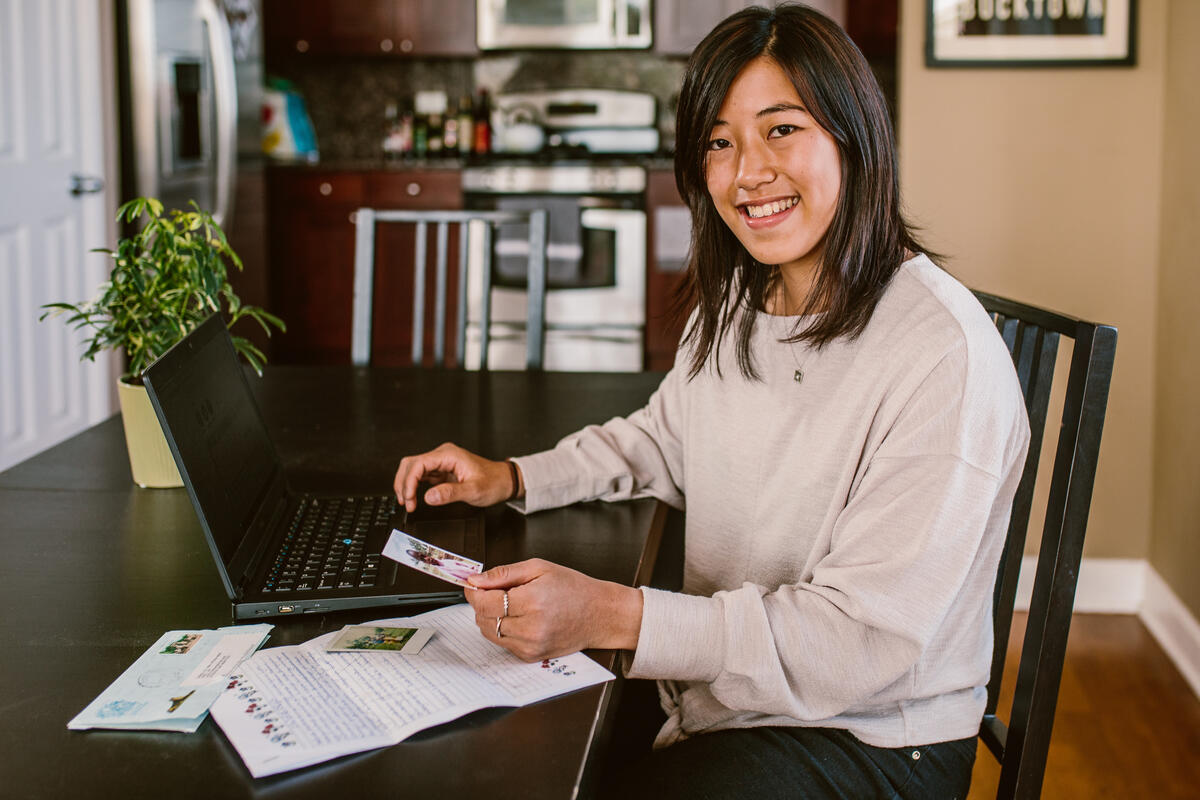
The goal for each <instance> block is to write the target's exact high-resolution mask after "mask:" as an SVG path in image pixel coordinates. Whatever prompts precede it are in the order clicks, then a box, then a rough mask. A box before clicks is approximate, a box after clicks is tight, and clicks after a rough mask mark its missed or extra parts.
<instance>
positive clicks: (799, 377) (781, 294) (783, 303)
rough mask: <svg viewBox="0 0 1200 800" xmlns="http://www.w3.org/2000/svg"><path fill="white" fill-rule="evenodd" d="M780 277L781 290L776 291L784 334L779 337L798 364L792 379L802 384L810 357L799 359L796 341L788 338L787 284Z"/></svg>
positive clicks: (793, 360) (789, 335)
mask: <svg viewBox="0 0 1200 800" xmlns="http://www.w3.org/2000/svg"><path fill="white" fill-rule="evenodd" d="M778 279H779V291H778V292H777V293H776V294H777V296H778V300H777V302H778V303H779V306H780V310H782V311H783V312H784V313H783V314H780V315H778V316H779V319H780V320H781V322H780V325H782V326H783V329H784V333H783V336H780V337H779V343H780V344H782V345H784V346H785V347H786V348H787V351H788V355H790V356H791V357H792V363H793V364H795V365H796V369H795V371H794V372H793V373H792V380H794V381H795V382H796V383H797V384H801V383H804V367H805V365H806V364H807V363H808V359H807V358H805V359H804V362H805V363H804V364H801V363H800V361H799V359H797V358H796V346H795V342H790V341H788V339H789V338H790V337H791V336H792V331H791V330H789V329H788V327H787V323H786V322H783V321H782V320H786V319H787V301H788V297H787V284H785V283H784V282H783V276H779V278H778Z"/></svg>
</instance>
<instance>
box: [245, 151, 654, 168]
mask: <svg viewBox="0 0 1200 800" xmlns="http://www.w3.org/2000/svg"><path fill="white" fill-rule="evenodd" d="M266 163H267V167H268V169H271V170H302V171H323V172H400V171H405V170H430V169H446V170H461V169H465V168H470V167H492V166H566V165H590V166H606V167H616V166H638V167H645V168H646V169H653V170H663V169H665V170H673V169H674V168H675V161H674V158H673V156H671V155H670V154H664V153H651V154H648V155H637V154H634V155H625V154H622V155H603V156H592V157H590V158H589V157H583V158H558V157H548V156H537V155H534V156H525V155H521V156H517V155H495V156H488V157H474V156H473V157H471V158H405V159H398V160H388V159H382V158H338V159H329V160H325V161H318V162H309V161H275V160H268V161H267V162H266Z"/></svg>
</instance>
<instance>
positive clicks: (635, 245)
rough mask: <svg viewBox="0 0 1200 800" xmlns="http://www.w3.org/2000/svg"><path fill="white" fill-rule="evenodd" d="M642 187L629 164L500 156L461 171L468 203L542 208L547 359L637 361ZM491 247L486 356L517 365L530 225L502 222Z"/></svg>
mask: <svg viewBox="0 0 1200 800" xmlns="http://www.w3.org/2000/svg"><path fill="white" fill-rule="evenodd" d="M645 187H646V173H645V170H644V169H643V168H641V167H636V166H599V165H587V164H555V165H546V166H503V165H501V166H492V167H482V168H471V169H466V170H464V171H463V193H464V199H465V202H466V205H467V207H468V208H472V209H528V208H545V209H546V210H547V211H548V212H549V213H548V218H549V231H548V233H549V235H548V245H547V250H546V257H547V289H546V350H545V353H546V360H545V365H546V369H549V370H567V371H628V372H636V371H639V370H641V369H642V360H643V355H642V353H643V333H644V330H645V324H646V211H645V206H644V203H645ZM478 246H481V245H479V244H478V243H473V244H472V245H471V247H478ZM494 247H495V250H494V254H493V266H492V286H493V289H492V320H493V321H492V327H491V332H490V338H491V344H490V345H489V350H488V364H489V366H490V367H491V368H493V369H521V368H523V366H524V358H525V356H524V353H525V327H524V320H525V308H526V305H525V285H524V274H525V269H526V263H527V257H528V232H527V231H525V230H522V227H521V226H506V227H504V228H502V229H501V231H500V234H499V235H498V236H497V238H496V241H495V243H494ZM481 261H482V259H481V258H478V257H470V258H469V261H468V285H469V287H470V291H469V293H468V296H469V297H470V298H471V301H470V302H469V304H468V315H467V320H468V330H467V335H468V338H467V365H468V366H471V365H473V364H478V362H479V344H478V342H479V338H480V337H479V322H478V320H479V316H480V314H479V311H480V309H479V305H480V304H479V298H480V296H481V287H482V276H481V275H480V274H479V270H480V267H479V264H480V263H481Z"/></svg>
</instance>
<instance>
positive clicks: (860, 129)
mask: <svg viewBox="0 0 1200 800" xmlns="http://www.w3.org/2000/svg"><path fill="white" fill-rule="evenodd" d="M760 11H761V10H760ZM785 19H786V20H787V23H786V24H780V21H781V20H785ZM735 115H741V117H742V118H743V121H742V123H741V125H740V128H738V132H736V133H735V130H734V128H735V126H737V125H738V120H737V119H736V118H735ZM835 170H836V175H835V174H833V173H834V171H835ZM675 180H676V183H677V184H678V187H679V191H680V194H681V195H682V196H683V198H684V201H685V202H686V203H687V205H688V208H689V210H690V211H691V214H692V219H693V225H694V238H693V247H692V251H691V264H690V268H689V270H688V280H687V282H686V283H685V284H684V286H683V292H682V296H681V300H680V302H679V308H680V309H681V310H686V309H691V308H695V309H696V312H697V316H696V320H695V322H696V324H694V325H692V326H690V328H689V330H688V334H687V343H688V344H690V345H692V346H693V349H692V360H691V367H692V374H695V373H696V372H698V371H699V370H700V369H701V367H702V366H703V364H704V362H705V360H706V359H707V358H708V356H709V354H710V353H711V352H712V351H713V350H714V348H715V346H716V342H717V339H718V337H719V335H720V333H723V332H724V331H725V330H726V328H727V327H728V325H729V324H730V322H731V321H732V318H731V314H732V313H733V311H734V309H735V308H736V305H737V304H736V303H727V299H728V298H731V297H732V298H736V299H737V301H738V302H742V301H745V302H746V303H747V304H749V305H750V306H751V307H754V308H758V309H763V310H767V311H769V312H771V313H779V314H782V313H787V314H788V315H792V314H795V315H799V316H801V317H806V319H805V324H804V325H803V326H800V325H799V324H797V325H796V326H795V327H794V329H793V341H796V342H801V341H803V342H808V343H811V344H814V345H817V346H818V347H820V346H822V345H824V344H826V343H828V342H831V341H833V340H834V339H836V338H837V337H839V336H847V335H849V336H854V335H857V334H858V333H861V332H862V329H863V328H864V327H865V326H866V324H867V321H868V320H869V319H870V316H871V311H872V309H873V308H874V306H875V303H876V302H877V301H878V300H879V298H880V296H881V295H882V293H883V290H884V287H885V286H886V284H887V281H888V279H889V278H890V277H891V275H892V274H893V273H894V272H895V271H896V270H897V269H898V268H899V266H900V264H901V262H902V261H904V259H905V258H906V257H907V256H909V255H912V254H914V253H922V252H923V253H926V254H927V255H930V256H934V254H933V253H931V252H930V251H929V250H928V249H927V248H925V247H924V246H922V245H921V243H920V242H918V241H917V239H916V237H915V235H914V234H913V232H912V229H911V228H910V227H909V225H908V224H907V222H906V221H905V220H904V218H903V216H902V215H901V211H900V186H899V179H898V176H897V170H896V147H895V139H894V136H893V132H892V125H891V118H890V116H889V114H888V110H887V100H886V99H885V97H884V95H883V92H882V91H881V90H880V88H879V84H878V83H877V82H876V80H875V77H874V75H873V74H872V73H871V70H870V67H869V65H868V64H867V62H866V60H865V58H864V57H863V55H862V53H861V52H859V50H858V48H857V47H855V45H854V43H853V42H852V41H850V39H849V37H847V36H846V34H845V32H844V31H842V29H841V28H839V27H838V26H837V25H836V24H834V23H833V22H831V21H830V20H828V19H827V18H826V17H824V16H822V15H820V14H818V13H816V12H813V11H811V10H810V9H804V8H791V9H777V10H776V12H775V13H774V14H771V13H770V12H761V13H759V12H754V11H748V12H746V13H742V14H736V15H734V16H731V17H729V18H728V19H726V20H725V21H724V22H722V23H721V24H720V25H718V26H717V27H716V28H715V29H714V30H713V32H712V33H710V34H709V36H708V37H707V38H706V39H705V40H704V41H702V42H701V43H700V45H699V46H698V47H697V48H696V51H695V52H694V53H693V54H692V58H691V59H690V60H689V62H688V68H687V71H686V74H685V76H684V88H683V91H682V92H681V94H680V99H679V107H678V114H677V117H676V157H675ZM722 187H724V188H722ZM730 191H732V192H733V196H732V197H730V196H729V192H730ZM780 200H783V201H785V202H793V203H794V204H795V205H796V206H798V207H800V208H801V210H802V213H800V214H796V213H795V212H793V213H792V214H790V215H789V216H790V217H798V219H796V220H794V221H789V222H787V224H786V229H787V232H788V233H789V234H795V233H796V232H797V231H798V230H799V229H801V228H803V232H802V234H801V235H800V238H799V240H798V243H796V242H794V243H792V244H789V245H787V246H786V247H785V249H784V250H782V251H780V250H776V249H773V248H767V249H763V245H762V244H760V243H764V244H765V243H766V242H769V241H771V240H773V239H774V240H777V239H778V238H782V237H781V236H780V237H776V236H774V235H770V236H752V237H748V238H744V236H743V234H747V233H750V232H752V231H753V232H760V231H761V232H766V229H768V228H769V229H772V231H771V232H772V234H773V228H774V226H765V227H764V228H756V227H751V226H750V224H748V223H747V221H746V220H745V217H750V218H758V217H760V215H761V214H762V210H765V209H761V205H762V204H763V203H764V202H766V201H780ZM754 205H758V206H759V207H760V208H751V206H754ZM743 208H744V209H745V210H744V211H743V210H742V209H743ZM783 227H785V226H781V230H780V234H782V233H783V230H782V229H783ZM805 245H807V246H805ZM787 247H790V248H793V249H795V248H799V249H798V250H797V251H796V252H795V253H793V254H792V255H791V256H788V254H787ZM800 255H806V256H809V258H808V259H807V260H804V261H803V263H802V264H797V265H795V266H797V267H799V268H798V269H787V268H784V269H776V267H779V266H781V265H784V264H785V262H788V261H792V260H797V259H798V257H799V256H800ZM818 262H819V263H820V264H821V268H820V269H816V268H815V267H816V265H817V263H818ZM789 275H790V276H791V277H788V276H789ZM785 288H786V294H785V291H784V289H785ZM731 293H732V294H731ZM816 312H826V313H825V314H823V315H822V316H820V317H817V318H813V317H812V316H810V315H812V314H814V313H816ZM794 321H795V320H794ZM753 322H754V321H753V318H752V317H743V318H742V319H741V320H740V322H739V325H738V329H737V330H738V335H737V338H736V348H737V356H738V358H737V360H738V366H739V368H740V369H741V371H742V372H743V374H745V375H747V376H752V375H756V374H758V373H757V370H756V368H755V366H754V363H753V361H754V360H753V358H752V356H751V353H750V336H751V332H752V330H753V327H754V325H753ZM801 327H802V329H801Z"/></svg>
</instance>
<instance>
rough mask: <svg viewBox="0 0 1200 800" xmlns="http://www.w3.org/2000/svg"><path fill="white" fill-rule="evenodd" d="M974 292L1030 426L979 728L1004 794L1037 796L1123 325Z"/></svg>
mask: <svg viewBox="0 0 1200 800" xmlns="http://www.w3.org/2000/svg"><path fill="white" fill-rule="evenodd" d="M975 296H976V297H977V298H978V299H979V301H980V302H981V303H982V304H983V307H984V308H985V309H986V310H987V311H988V313H989V314H991V316H992V319H993V321H994V322H995V323H996V327H997V329H999V331H1000V333H1001V335H1002V336H1003V337H1004V341H1005V342H1006V343H1007V344H1008V349H1009V351H1010V352H1011V353H1012V357H1013V363H1014V364H1015V365H1016V368H1017V375H1018V377H1019V379H1020V382H1021V390H1022V392H1023V393H1024V396H1025V407H1026V410H1027V411H1028V414H1029V427H1030V430H1031V434H1032V436H1031V439H1030V443H1029V455H1028V457H1027V458H1026V460H1025V470H1024V472H1023V474H1022V476H1021V482H1020V485H1019V486H1018V488H1017V493H1016V497H1015V498H1014V500H1013V509H1012V521H1011V522H1010V523H1009V528H1008V536H1007V539H1006V542H1005V545H1004V552H1003V554H1002V555H1001V559H1000V570H999V573H998V575H997V579H996V588H995V595H994V598H993V619H994V623H995V650H994V652H993V654H992V676H991V680H990V682H989V683H988V701H987V708H986V710H985V712H984V717H983V724H982V726H981V728H980V732H979V736H980V738H981V739H982V740H983V742H984V744H986V745H987V747H988V749H989V750H990V751H991V753H992V754H993V755H994V756H995V757H996V759H997V760H998V761H999V762H1000V783H999V791H998V793H997V797H1002V798H1033V797H1038V796H1039V795H1040V794H1041V788H1042V777H1043V774H1044V773H1045V769H1046V756H1047V753H1048V751H1049V748H1050V732H1051V729H1052V728H1053V726H1054V707H1055V703H1056V702H1057V699H1058V688H1059V681H1060V679H1061V677H1062V666H1063V659H1064V657H1065V655H1066V649H1067V633H1068V631H1069V630H1070V626H1071V611H1072V606H1073V604H1074V601H1075V584H1076V581H1077V579H1078V576H1079V562H1080V558H1081V557H1082V554H1083V536H1084V531H1085V529H1086V528H1087V519H1088V510H1089V507H1090V505H1091V499H1092V485H1093V483H1094V481H1095V477H1096V460H1097V458H1098V456H1099V452H1100V434H1101V431H1102V430H1103V428H1104V412H1105V408H1106V406H1107V404H1108V387H1109V383H1110V380H1111V377H1112V369H1113V358H1114V355H1115V353H1116V346H1117V329H1116V328H1114V327H1112V326H1111V325H1097V324H1095V323H1091V322H1084V321H1083V320H1079V319H1075V318H1073V317H1069V316H1065V315H1063V314H1058V313H1055V312H1051V311H1046V310H1044V309H1040V308H1036V307H1034V306H1029V305H1024V304H1022V303H1018V302H1014V301H1012V300H1006V299H1004V298H1001V297H996V296H993V295H989V294H984V293H981V292H976V293H975ZM1060 337H1066V338H1069V339H1073V340H1074V343H1073V346H1072V351H1071V364H1070V370H1069V372H1068V377H1067V388H1066V395H1065V398H1064V400H1063V410H1062V423H1061V427H1060V428H1059V433H1058V445H1057V449H1056V451H1055V455H1054V463H1053V465H1052V472H1051V477H1050V487H1049V496H1048V500H1047V503H1046V519H1045V523H1044V525H1043V527H1042V542H1041V547H1040V549H1039V551H1038V561H1037V572H1036V575H1035V577H1034V581H1033V596H1032V598H1031V600H1030V607H1029V621H1028V623H1027V626H1026V629H1025V638H1024V640H1023V642H1022V645H1021V658H1020V664H1019V667H1018V669H1017V678H1016V684H1015V686H1014V687H1013V703H1012V709H1011V711H1010V713H1009V717H1008V724H1007V725H1005V723H1004V722H1003V721H1001V720H1000V719H999V718H997V716H996V706H997V705H998V702H999V694H1000V683H1001V677H1002V676H1003V673H1004V660H1005V655H1006V652H1007V645H1008V638H1009V632H1010V630H1011V626H1012V616H1013V605H1014V601H1015V598H1016V592H1017V578H1018V575H1019V573H1020V568H1021V557H1022V555H1023V554H1024V550H1025V532H1026V530H1027V529H1028V526H1029V516H1030V510H1031V508H1032V505H1033V494H1034V484H1035V482H1036V478H1037V472H1038V460H1039V456H1040V454H1041V449H1042V438H1043V433H1044V432H1045V428H1046V421H1047V415H1048V409H1049V402H1050V385H1051V382H1052V381H1053V379H1054V364H1055V356H1056V355H1057V353H1058V346H1059V341H1060Z"/></svg>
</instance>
